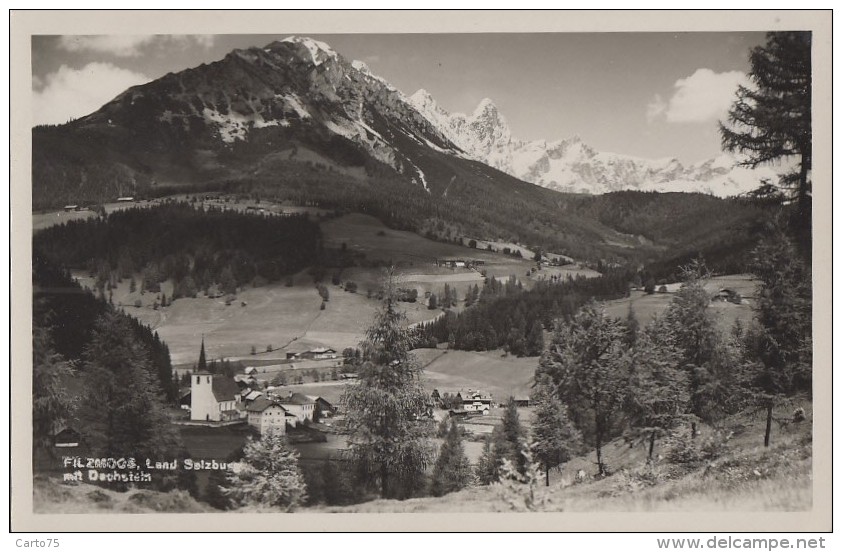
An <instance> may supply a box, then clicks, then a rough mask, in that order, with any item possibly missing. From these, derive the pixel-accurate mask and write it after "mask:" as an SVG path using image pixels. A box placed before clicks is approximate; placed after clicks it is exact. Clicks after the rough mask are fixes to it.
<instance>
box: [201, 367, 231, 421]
mask: <svg viewBox="0 0 842 552" xmlns="http://www.w3.org/2000/svg"><path fill="white" fill-rule="evenodd" d="M239 399H240V388H239V387H238V386H237V384H236V383H235V382H234V380H233V379H231V378H227V377H224V376H214V375H212V374H208V373H204V372H200V373H197V374H193V375H191V376H190V419H191V420H195V421H199V420H204V421H210V422H220V421H226V420H236V419H238V418H240V416H241V415H240V411H239V410H238V409H237V402H239Z"/></svg>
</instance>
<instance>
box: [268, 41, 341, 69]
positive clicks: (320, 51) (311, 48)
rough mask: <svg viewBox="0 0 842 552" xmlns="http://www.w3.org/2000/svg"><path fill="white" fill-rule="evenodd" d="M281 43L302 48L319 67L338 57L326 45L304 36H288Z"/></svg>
mask: <svg viewBox="0 0 842 552" xmlns="http://www.w3.org/2000/svg"><path fill="white" fill-rule="evenodd" d="M281 42H284V43H287V44H297V45H300V46H304V47H305V48H306V49H307V51H308V52H310V57H311V58H312V60H313V64H314V65H321V64H322V63H323V62H325V61H326V60H327V59H336V58H337V57H338V54H337V53H336V52H335V51H334V50H333V48H331V47H330V46H329V45H327V44H326V43H324V42H322V41H320V40H315V39H312V38H309V37H306V36H294V35H293V36H288V37H286V38H284V39H283V40H281Z"/></svg>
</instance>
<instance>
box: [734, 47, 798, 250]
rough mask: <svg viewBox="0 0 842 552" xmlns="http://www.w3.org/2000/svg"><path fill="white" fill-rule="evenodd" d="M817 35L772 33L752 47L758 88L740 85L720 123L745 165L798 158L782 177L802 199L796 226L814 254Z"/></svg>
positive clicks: (787, 187) (785, 187)
mask: <svg viewBox="0 0 842 552" xmlns="http://www.w3.org/2000/svg"><path fill="white" fill-rule="evenodd" d="M811 47H812V33H811V32H809V31H786V32H770V33H768V34H767V35H766V44H764V45H762V46H758V47H756V48H754V49H753V50H752V51H751V55H750V58H749V60H750V62H751V71H750V72H749V77H750V78H751V80H752V86H740V87H739V88H738V90H737V98H736V100H735V102H734V104H733V106H732V107H731V110H730V111H729V112H728V122H727V124H726V123H720V126H719V128H720V134H721V136H722V146H723V148H724V149H726V150H728V151H732V152H733V151H736V152H740V153H743V154H747V158H746V159H745V160H744V161H742V163H741V164H742V165H744V166H748V167H757V166H758V165H762V164H765V163H773V162H780V161H781V160H787V159H792V158H797V168H796V169H795V170H793V171H792V172H790V173H789V174H787V175H784V176H783V177H782V178H781V182H780V184H781V187H782V188H783V192H784V193H785V195H787V196H788V197H790V198H793V199H795V200H797V204H798V220H797V224H796V229H797V233H798V237H799V244H800V245H801V246H802V252H803V253H804V254H805V255H807V256H809V247H806V248H805V247H804V246H808V245H809V239H810V225H811V210H812V208H811V195H810V189H811V184H810V170H811V169H812V162H813V141H812V140H813V135H812V110H811V100H812V57H811Z"/></svg>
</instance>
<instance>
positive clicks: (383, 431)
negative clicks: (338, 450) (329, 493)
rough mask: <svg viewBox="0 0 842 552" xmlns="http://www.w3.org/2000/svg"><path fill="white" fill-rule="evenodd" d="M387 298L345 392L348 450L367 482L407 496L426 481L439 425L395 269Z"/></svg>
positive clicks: (386, 287)
mask: <svg viewBox="0 0 842 552" xmlns="http://www.w3.org/2000/svg"><path fill="white" fill-rule="evenodd" d="M384 290H385V291H384V299H383V304H382V306H381V308H380V310H379V311H378V312H377V313H376V315H375V318H374V323H373V324H372V325H371V327H369V328H368V330H367V331H366V339H365V341H363V342H362V343H361V344H360V348H361V349H362V359H363V362H362V364H361V365H360V367H359V380H358V382H357V384H356V385H349V386H347V387H346V390H345V393H344V395H343V397H342V403H343V405H344V409H345V412H346V413H347V418H346V419H347V424H348V454H349V457H350V459H351V460H352V461H353V463H354V465H355V466H356V468H357V473H358V474H359V475H360V477H361V478H362V479H363V481H364V482H365V483H367V484H369V485H371V486H377V487H378V488H379V491H380V495H381V496H382V497H393V498H406V497H409V496H411V495H412V494H413V493H415V492H417V491H419V490H420V489H422V488H423V486H424V472H425V471H426V469H427V466H428V464H429V462H430V459H431V456H432V447H431V443H430V440H429V438H430V436H431V435H432V432H433V430H434V428H433V427H432V423H431V422H430V421H429V420H426V419H423V418H422V415H423V413H425V412H426V411H427V408H428V404H427V403H428V401H429V398H428V395H427V392H426V391H425V390H424V388H423V387H422V385H421V379H420V378H421V373H422V369H421V366H420V365H419V363H418V361H417V360H416V359H415V357H414V356H413V355H412V354H411V352H410V351H411V349H412V348H413V347H414V338H413V332H412V331H411V330H408V329H407V328H406V325H405V322H406V316H405V314H404V313H403V312H401V311H399V310H398V308H397V298H396V290H395V282H394V276H393V273H392V272H391V271H390V272H389V273H387V275H386V281H385V284H384Z"/></svg>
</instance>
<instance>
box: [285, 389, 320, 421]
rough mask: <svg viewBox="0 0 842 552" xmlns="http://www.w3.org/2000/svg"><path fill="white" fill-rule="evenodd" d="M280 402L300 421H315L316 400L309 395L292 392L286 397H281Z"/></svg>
mask: <svg viewBox="0 0 842 552" xmlns="http://www.w3.org/2000/svg"><path fill="white" fill-rule="evenodd" d="M279 402H280V403H281V405H282V406H283V407H284V408H285V409H286V410H287V412H290V413H292V414H294V415H295V417H296V418H297V419H298V421H299V422H304V420H310V421H311V422H312V421H313V415H314V414H315V412H316V401H314V400H313V399H311V398H310V397H308V396H307V395H303V394H301V393H292V392H290V394H289V395H287V396H286V397H281V398H280V401H279Z"/></svg>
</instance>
